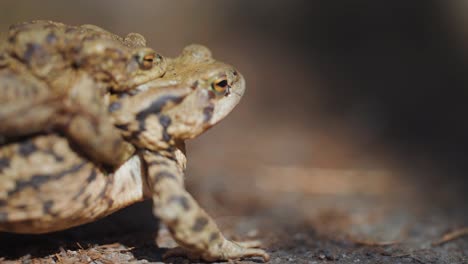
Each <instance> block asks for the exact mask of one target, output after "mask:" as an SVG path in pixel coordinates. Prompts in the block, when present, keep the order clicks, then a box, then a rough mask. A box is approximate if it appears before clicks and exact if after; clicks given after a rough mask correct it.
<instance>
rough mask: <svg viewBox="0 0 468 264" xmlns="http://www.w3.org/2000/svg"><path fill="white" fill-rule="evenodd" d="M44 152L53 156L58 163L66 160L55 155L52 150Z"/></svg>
mask: <svg viewBox="0 0 468 264" xmlns="http://www.w3.org/2000/svg"><path fill="white" fill-rule="evenodd" d="M43 152H44V153H45V154H48V155H51V156H52V157H54V159H55V161H57V162H62V161H63V160H64V158H63V157H62V156H60V155H58V154H57V153H55V152H54V151H53V150H52V149H48V150H44V151H43Z"/></svg>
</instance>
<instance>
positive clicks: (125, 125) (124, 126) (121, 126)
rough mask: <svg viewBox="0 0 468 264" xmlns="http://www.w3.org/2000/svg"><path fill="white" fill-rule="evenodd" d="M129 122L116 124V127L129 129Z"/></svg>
mask: <svg viewBox="0 0 468 264" xmlns="http://www.w3.org/2000/svg"><path fill="white" fill-rule="evenodd" d="M128 126H129V124H122V125H115V127H116V128H118V129H122V130H125V131H127V130H128Z"/></svg>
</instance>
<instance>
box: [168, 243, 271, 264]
mask: <svg viewBox="0 0 468 264" xmlns="http://www.w3.org/2000/svg"><path fill="white" fill-rule="evenodd" d="M260 245H261V243H260V241H245V242H233V241H229V240H227V239H224V242H223V243H222V244H220V246H218V247H211V248H210V249H209V250H208V251H205V252H203V253H196V252H192V251H189V250H187V249H185V248H182V247H176V248H173V249H170V250H169V251H167V252H166V254H164V256H163V259H168V258H172V257H186V258H188V259H190V260H192V261H197V260H204V261H217V260H233V259H244V258H250V257H261V258H262V259H263V261H264V262H268V261H269V260H270V256H269V255H268V254H267V253H266V252H265V251H264V250H263V249H259V248H258V247H260Z"/></svg>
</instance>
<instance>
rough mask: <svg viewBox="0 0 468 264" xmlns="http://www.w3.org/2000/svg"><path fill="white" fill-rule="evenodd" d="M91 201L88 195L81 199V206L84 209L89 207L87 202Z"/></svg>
mask: <svg viewBox="0 0 468 264" xmlns="http://www.w3.org/2000/svg"><path fill="white" fill-rule="evenodd" d="M90 199H91V194H88V195H87V196H86V197H85V198H84V199H83V205H84V207H88V206H89V200H90Z"/></svg>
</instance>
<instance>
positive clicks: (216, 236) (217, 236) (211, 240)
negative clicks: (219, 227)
mask: <svg viewBox="0 0 468 264" xmlns="http://www.w3.org/2000/svg"><path fill="white" fill-rule="evenodd" d="M219 238H220V236H219V233H218V232H213V233H211V235H210V243H211V242H213V241H216V240H218V239H219Z"/></svg>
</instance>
